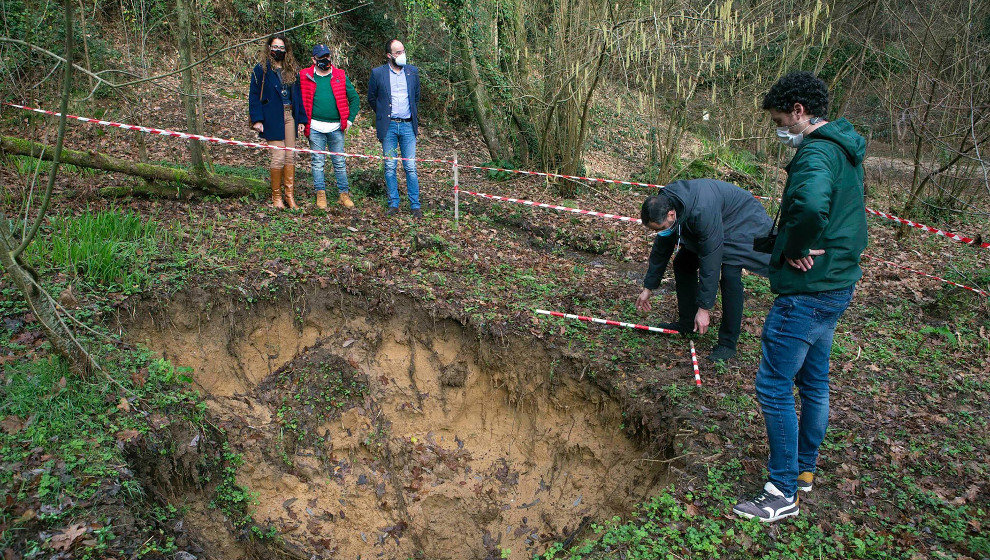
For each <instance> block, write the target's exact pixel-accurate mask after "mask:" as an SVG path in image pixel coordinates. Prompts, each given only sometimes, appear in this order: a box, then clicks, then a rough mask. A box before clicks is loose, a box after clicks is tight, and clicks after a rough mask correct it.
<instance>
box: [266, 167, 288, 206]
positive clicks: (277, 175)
mask: <svg viewBox="0 0 990 560" xmlns="http://www.w3.org/2000/svg"><path fill="white" fill-rule="evenodd" d="M269 172H270V173H271V176H272V207H273V208H285V204H282V169H281V168H279V169H269Z"/></svg>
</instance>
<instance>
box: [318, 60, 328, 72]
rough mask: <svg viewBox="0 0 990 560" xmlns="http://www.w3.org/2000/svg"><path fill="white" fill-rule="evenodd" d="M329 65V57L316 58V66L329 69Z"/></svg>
mask: <svg viewBox="0 0 990 560" xmlns="http://www.w3.org/2000/svg"><path fill="white" fill-rule="evenodd" d="M330 66H331V64H330V59H329V58H318V59H316V67H317V68H319V69H320V70H329V69H330Z"/></svg>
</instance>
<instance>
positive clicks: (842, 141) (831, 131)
mask: <svg viewBox="0 0 990 560" xmlns="http://www.w3.org/2000/svg"><path fill="white" fill-rule="evenodd" d="M809 138H824V139H826V140H831V141H832V142H835V143H836V144H838V145H839V147H840V148H842V151H843V152H845V153H846V158H847V159H848V160H849V163H850V164H852V166H853V167H856V166H858V165H860V164H861V163H863V159H864V158H865V157H866V139H864V138H863V137H862V136H860V135H859V133H858V132H856V129H854V128H853V125H852V123H850V122H849V121H847V120H846V119H839V120H837V121H832V122H830V123H828V124H826V125H825V126H823V127H820V128H819V129H818V130H815V131H814V132H812V133H811V136H809Z"/></svg>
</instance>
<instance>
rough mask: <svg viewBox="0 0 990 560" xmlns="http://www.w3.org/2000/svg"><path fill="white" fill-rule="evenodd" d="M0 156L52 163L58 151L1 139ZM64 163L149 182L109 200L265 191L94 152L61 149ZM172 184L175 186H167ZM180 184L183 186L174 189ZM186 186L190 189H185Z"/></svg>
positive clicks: (253, 183) (242, 181) (243, 181)
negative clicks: (183, 186)
mask: <svg viewBox="0 0 990 560" xmlns="http://www.w3.org/2000/svg"><path fill="white" fill-rule="evenodd" d="M0 152H5V153H10V154H17V155H22V156H31V157H39V156H40V157H41V158H42V159H46V160H49V161H51V159H52V154H54V153H55V148H53V147H51V146H45V145H44V144H39V143H37V142H33V141H31V140H26V139H24V138H17V137H14V136H0ZM62 162H63V163H68V164H72V165H75V166H76V167H86V168H89V169H102V170H104V171H112V172H115V173H124V174H126V175H132V176H134V177H141V178H143V179H146V180H148V181H150V183H148V184H144V185H136V186H133V187H107V188H104V189H102V190H101V193H102V194H105V195H108V196H122V195H128V194H142V195H148V196H166V197H176V198H190V197H199V196H204V195H215V196H224V197H228V196H244V195H247V194H251V192H252V191H256V190H258V189H264V188H266V186H267V184H266V183H265V182H264V181H259V180H257V179H251V178H248V177H231V176H225V175H217V174H215V173H205V174H196V173H191V172H189V171H188V170H185V169H175V168H172V167H164V166H161V165H152V164H150V163H140V162H135V161H130V160H127V159H123V158H117V157H113V156H110V155H107V154H104V153H100V152H95V151H92V150H90V151H86V152H81V151H77V150H69V149H67V148H62ZM166 183H171V184H172V185H167V184H166ZM175 183H178V184H179V185H180V186H175V185H174V184H175ZM181 185H186V186H187V188H182V187H181Z"/></svg>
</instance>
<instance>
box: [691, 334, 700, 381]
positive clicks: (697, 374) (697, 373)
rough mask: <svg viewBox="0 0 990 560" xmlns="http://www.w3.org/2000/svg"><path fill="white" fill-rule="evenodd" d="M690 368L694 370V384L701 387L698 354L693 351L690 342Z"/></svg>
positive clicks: (692, 343)
mask: <svg viewBox="0 0 990 560" xmlns="http://www.w3.org/2000/svg"><path fill="white" fill-rule="evenodd" d="M691 367H693V368H694V384H695V385H697V386H698V387H701V370H700V369H698V353H697V352H695V351H694V341H693V340H692V341H691Z"/></svg>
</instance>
